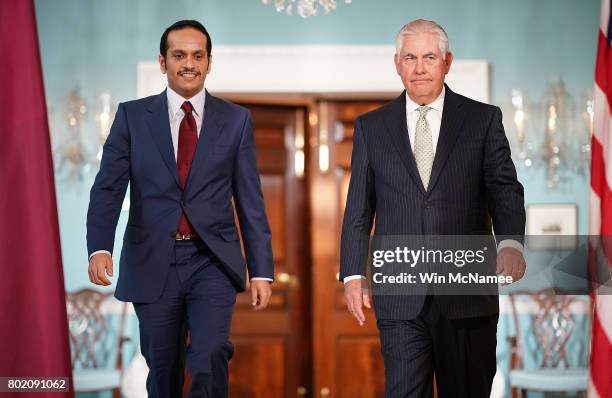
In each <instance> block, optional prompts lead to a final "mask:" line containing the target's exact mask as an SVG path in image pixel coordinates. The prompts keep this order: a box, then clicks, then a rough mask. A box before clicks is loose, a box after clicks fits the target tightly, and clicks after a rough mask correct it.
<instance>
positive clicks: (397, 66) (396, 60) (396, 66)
mask: <svg viewBox="0 0 612 398" xmlns="http://www.w3.org/2000/svg"><path fill="white" fill-rule="evenodd" d="M393 63H394V64H395V71H396V72H397V74H398V75H400V76H401V75H402V74H401V73H400V68H399V54H395V55H394V56H393Z"/></svg>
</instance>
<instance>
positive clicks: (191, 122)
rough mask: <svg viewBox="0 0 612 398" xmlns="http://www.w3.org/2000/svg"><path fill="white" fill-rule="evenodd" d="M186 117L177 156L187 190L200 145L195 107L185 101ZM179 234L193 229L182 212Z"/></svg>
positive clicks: (190, 231) (180, 132) (180, 174)
mask: <svg viewBox="0 0 612 398" xmlns="http://www.w3.org/2000/svg"><path fill="white" fill-rule="evenodd" d="M181 109H182V110H183V112H185V116H184V117H183V120H181V126H180V127H179V139H178V151H177V156H176V164H177V166H178V173H179V181H180V183H181V188H183V190H185V185H186V184H187V177H188V176H189V170H190V169H191V162H192V160H193V155H194V154H195V149H196V144H197V143H198V132H197V129H198V127H197V125H196V121H195V118H194V117H193V114H192V113H191V112H192V111H193V106H192V105H191V102H189V101H185V102H183V105H182V106H181ZM178 233H179V234H180V235H191V234H192V229H191V225H190V224H189V221H188V220H187V217H186V216H185V213H184V212H181V218H180V220H179V225H178Z"/></svg>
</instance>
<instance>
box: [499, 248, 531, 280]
mask: <svg viewBox="0 0 612 398" xmlns="http://www.w3.org/2000/svg"><path fill="white" fill-rule="evenodd" d="M525 268H526V264H525V257H523V253H521V252H520V251H519V250H517V249H515V248H513V247H504V248H503V249H501V250H500V251H499V253H497V268H496V269H495V273H496V274H497V275H500V274H504V275H505V276H511V277H512V282H516V281H518V280H519V279H521V278H522V277H523V275H525Z"/></svg>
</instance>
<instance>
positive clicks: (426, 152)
mask: <svg viewBox="0 0 612 398" xmlns="http://www.w3.org/2000/svg"><path fill="white" fill-rule="evenodd" d="M429 110H431V108H430V107H428V106H420V107H419V108H417V111H419V119H418V120H417V123H416V129H415V132H414V159H415V160H416V164H417V169H418V170H419V175H420V176H421V180H422V181H423V186H424V187H425V190H427V186H428V185H429V177H431V166H432V165H433V160H434V151H433V140H432V138H431V129H430V128H429V123H427V119H426V118H425V115H427V112H429Z"/></svg>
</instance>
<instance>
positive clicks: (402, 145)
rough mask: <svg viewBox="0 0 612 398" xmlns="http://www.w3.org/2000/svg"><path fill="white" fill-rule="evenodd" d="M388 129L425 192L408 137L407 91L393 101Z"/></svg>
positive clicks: (416, 182) (402, 156) (412, 174)
mask: <svg viewBox="0 0 612 398" xmlns="http://www.w3.org/2000/svg"><path fill="white" fill-rule="evenodd" d="M385 123H386V125H387V131H388V132H389V135H390V137H391V140H392V141H393V144H394V145H393V146H394V147H395V149H396V150H397V151H398V152H399V155H400V158H401V159H402V162H403V163H404V166H406V169H407V170H408V173H409V174H410V176H411V177H412V179H413V180H414V182H415V184H416V185H417V186H418V187H419V190H421V192H422V193H425V187H424V186H423V181H421V176H420V175H419V172H418V169H417V165H416V161H415V160H414V155H413V154H412V151H411V150H410V139H409V138H408V123H407V120H406V92H405V91H404V92H403V93H402V94H401V95H400V96H399V97H398V98H397V99H395V100H394V101H393V102H392V103H391V107H390V113H389V115H388V116H387V118H386V119H385Z"/></svg>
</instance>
